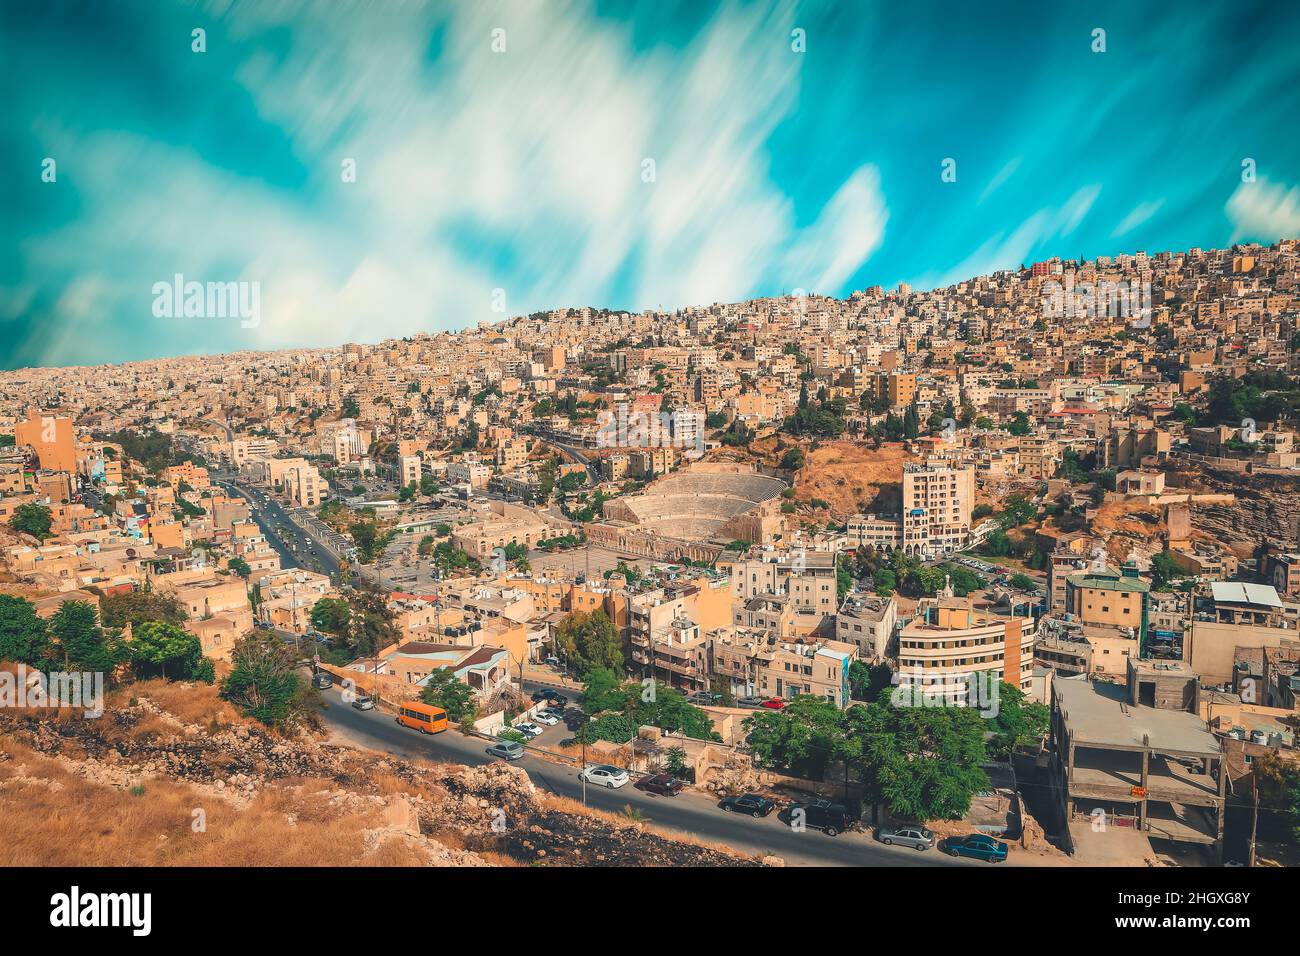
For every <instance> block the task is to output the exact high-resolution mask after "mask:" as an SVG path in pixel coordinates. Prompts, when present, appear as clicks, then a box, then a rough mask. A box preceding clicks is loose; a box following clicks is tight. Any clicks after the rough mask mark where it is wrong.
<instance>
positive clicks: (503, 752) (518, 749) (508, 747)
mask: <svg viewBox="0 0 1300 956" xmlns="http://www.w3.org/2000/svg"><path fill="white" fill-rule="evenodd" d="M487 755H488V756H489V757H500V758H501V759H502V760H518V759H519V758H520V757H522V756H523V755H524V745H523V744H521V743H519V742H518V741H515V740H498V741H497V742H496V743H494V744H492V745H491V746H489V747H488V748H487Z"/></svg>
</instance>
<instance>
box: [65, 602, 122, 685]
mask: <svg viewBox="0 0 1300 956" xmlns="http://www.w3.org/2000/svg"><path fill="white" fill-rule="evenodd" d="M50 631H51V632H52V633H53V634H54V636H55V637H56V638H58V642H59V647H58V653H61V654H62V657H63V669H64V670H69V671H70V670H83V671H97V672H99V673H102V674H106V675H108V676H110V677H111V676H112V673H113V670H114V668H116V667H117V664H118V662H119V661H120V660H122V658H123V655H124V652H125V649H124V647H123V646H122V644H121V640H120V638H119V637H118V635H117V634H116V633H115V632H105V630H104V629H103V628H102V627H100V626H99V621H98V616H97V614H96V612H95V606H94V605H93V604H91V603H89V602H88V601H64V602H63V604H61V605H60V606H59V609H58V611H57V612H55V614H54V617H52V618H51V619H50Z"/></svg>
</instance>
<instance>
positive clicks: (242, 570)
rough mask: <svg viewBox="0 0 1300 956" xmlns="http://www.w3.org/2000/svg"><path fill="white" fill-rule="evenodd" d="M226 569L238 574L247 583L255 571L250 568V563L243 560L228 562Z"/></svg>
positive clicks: (233, 559) (234, 559) (236, 559)
mask: <svg viewBox="0 0 1300 956" xmlns="http://www.w3.org/2000/svg"><path fill="white" fill-rule="evenodd" d="M226 567H228V568H229V569H230V570H231V571H233V572H235V573H236V574H238V575H239V576H240V577H241V578H243V579H244V580H245V581H247V580H248V579H249V577H250V576H251V575H252V573H253V569H252V568H251V567H249V565H248V562H247V561H245V560H244V559H243V558H231V559H230V560H229V561H227V562H226Z"/></svg>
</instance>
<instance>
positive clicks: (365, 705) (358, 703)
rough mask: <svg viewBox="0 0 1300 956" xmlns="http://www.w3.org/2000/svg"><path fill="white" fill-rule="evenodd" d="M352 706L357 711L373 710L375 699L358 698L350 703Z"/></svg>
mask: <svg viewBox="0 0 1300 956" xmlns="http://www.w3.org/2000/svg"><path fill="white" fill-rule="evenodd" d="M352 706H353V707H355V708H356V709H357V710H374V709H375V699H374V698H373V697H358V698H357V699H356V700H354V701H353V702H352Z"/></svg>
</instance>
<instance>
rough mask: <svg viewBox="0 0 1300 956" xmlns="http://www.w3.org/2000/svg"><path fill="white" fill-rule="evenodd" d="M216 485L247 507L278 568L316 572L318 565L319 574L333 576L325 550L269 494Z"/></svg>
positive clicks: (225, 481) (229, 484)
mask: <svg viewBox="0 0 1300 956" xmlns="http://www.w3.org/2000/svg"><path fill="white" fill-rule="evenodd" d="M218 483H219V484H220V485H221V486H222V487H223V488H225V489H226V490H227V491H228V492H230V493H232V494H236V495H239V496H240V497H241V498H243V499H245V500H246V501H247V502H248V503H249V508H250V510H251V511H252V513H253V520H254V521H256V522H257V525H258V527H259V528H261V529H262V533H263V534H264V535H266V540H267V542H268V543H269V544H270V545H271V547H272V548H274V549H275V551H276V553H278V554H279V555H280V564H281V565H282V566H283V567H286V568H299V567H301V568H307V569H309V570H317V568H316V567H315V566H314V565H315V564H317V563H318V564H319V570H320V571H321V573H323V574H329V575H336V574H338V570H339V563H338V561H337V560H336V559H335V558H334V555H332V554H331V553H330V552H329V550H328V549H327V548H324V547H322V546H321V545H319V544H317V543H316V542H315V541H313V540H312V538H311V537H310V536H309V535H308V534H307V533H306V532H305V531H303V529H302V528H301V527H299V526H298V525H297V524H295V523H294V521H293V520H292V519H291V518H290V516H289V514H288V513H287V512H286V511H285V509H284V507H283V506H282V505H281V504H280V503H279V502H278V501H276V500H275V498H274V497H273V496H271V495H269V494H264V493H262V492H261V491H259V490H257V489H255V488H246V487H244V486H243V485H239V484H236V483H235V482H233V481H230V480H228V479H218Z"/></svg>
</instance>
